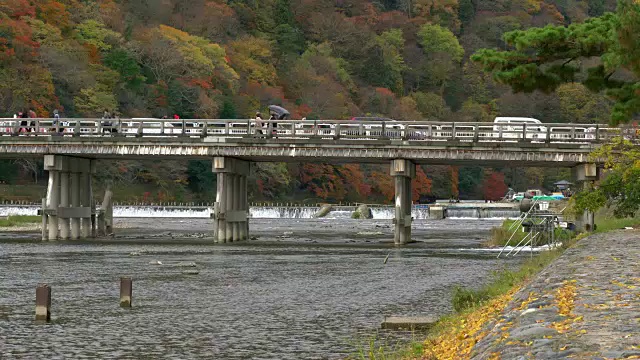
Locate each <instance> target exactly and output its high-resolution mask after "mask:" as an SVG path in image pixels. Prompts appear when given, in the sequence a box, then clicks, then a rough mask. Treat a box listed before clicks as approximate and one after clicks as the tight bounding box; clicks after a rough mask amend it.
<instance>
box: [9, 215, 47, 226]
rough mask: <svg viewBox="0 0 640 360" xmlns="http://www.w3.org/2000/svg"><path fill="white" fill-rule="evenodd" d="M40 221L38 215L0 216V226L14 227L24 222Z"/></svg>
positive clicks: (24, 223) (35, 222)
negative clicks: (3, 217) (2, 217)
mask: <svg viewBox="0 0 640 360" xmlns="http://www.w3.org/2000/svg"><path fill="white" fill-rule="evenodd" d="M41 221H42V217H40V216H27V215H15V216H9V217H7V218H5V219H1V218H0V227H14V226H22V225H26V224H37V223H39V222H41Z"/></svg>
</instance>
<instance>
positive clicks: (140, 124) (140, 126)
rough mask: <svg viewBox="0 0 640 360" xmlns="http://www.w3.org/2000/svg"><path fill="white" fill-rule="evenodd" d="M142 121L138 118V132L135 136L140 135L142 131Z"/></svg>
mask: <svg viewBox="0 0 640 360" xmlns="http://www.w3.org/2000/svg"><path fill="white" fill-rule="evenodd" d="M143 128H144V121H143V120H140V123H139V124H138V133H137V134H136V137H142V133H143V132H144V129H143Z"/></svg>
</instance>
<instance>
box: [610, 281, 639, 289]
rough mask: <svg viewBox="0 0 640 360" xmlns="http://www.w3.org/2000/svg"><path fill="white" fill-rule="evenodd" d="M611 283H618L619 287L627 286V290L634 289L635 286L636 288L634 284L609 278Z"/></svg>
mask: <svg viewBox="0 0 640 360" xmlns="http://www.w3.org/2000/svg"><path fill="white" fill-rule="evenodd" d="M611 283H612V284H613V285H618V286H620V287H623V288H627V289H629V290H633V289H635V288H636V286H635V285H627V284H625V283H623V282H620V281H617V280H611Z"/></svg>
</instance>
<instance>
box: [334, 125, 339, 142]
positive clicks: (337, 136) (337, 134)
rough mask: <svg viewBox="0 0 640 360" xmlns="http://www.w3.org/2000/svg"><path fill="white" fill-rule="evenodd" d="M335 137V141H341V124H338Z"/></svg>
mask: <svg viewBox="0 0 640 360" xmlns="http://www.w3.org/2000/svg"><path fill="white" fill-rule="evenodd" d="M335 132H336V133H335V135H334V136H333V139H334V140H338V139H340V123H336V130H335Z"/></svg>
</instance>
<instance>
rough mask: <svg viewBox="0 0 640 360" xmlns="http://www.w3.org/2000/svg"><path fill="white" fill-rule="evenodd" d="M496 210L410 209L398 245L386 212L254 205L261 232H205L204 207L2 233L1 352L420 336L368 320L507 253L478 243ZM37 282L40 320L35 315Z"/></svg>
mask: <svg viewBox="0 0 640 360" xmlns="http://www.w3.org/2000/svg"><path fill="white" fill-rule="evenodd" d="M499 223H500V221H498V220H478V219H463V220H451V219H446V220H439V221H429V220H420V221H416V222H415V223H414V234H413V238H414V239H416V240H418V241H419V242H418V243H415V244H411V245H409V246H406V247H403V248H394V247H393V244H392V243H390V242H389V240H390V239H392V238H393V236H392V231H393V227H392V225H391V224H390V221H389V220H351V219H253V220H252V221H251V234H252V235H253V236H257V237H258V239H254V240H252V241H247V242H244V243H236V244H227V245H212V244H211V242H210V240H209V239H207V238H206V236H208V235H209V234H208V232H209V231H210V230H211V229H210V228H211V221H210V220H208V219H116V226H121V227H124V228H123V229H117V236H116V237H115V238H113V239H111V240H108V241H104V240H103V241H95V242H81V243H78V242H57V243H55V242H47V243H42V242H38V241H35V240H31V239H35V238H36V235H24V234H10V233H6V232H4V233H0V354H1V355H0V358H25V359H44V358H46V359H67V358H74V359H82V358H101V359H106V358H119V359H156V358H206V359H212V358H216V359H339V358H344V357H345V356H347V355H349V354H350V353H352V352H353V351H354V350H355V349H356V348H357V347H358V345H357V344H358V343H360V342H362V343H365V342H368V340H369V339H370V338H371V337H372V336H376V337H377V338H378V339H382V340H380V341H386V342H389V343H396V342H397V341H400V342H403V341H407V340H409V339H411V337H412V336H419V337H422V336H423V335H422V334H413V335H412V334H409V333H398V332H386V331H381V330H378V329H379V327H380V323H381V321H382V320H383V319H384V317H385V316H394V315H398V316H403V315H415V316H425V315H427V316H436V317H437V316H439V315H443V314H446V313H448V312H451V311H452V306H451V293H452V289H453V288H454V287H455V286H471V287H477V286H480V285H481V284H482V283H484V282H486V281H488V279H489V278H490V276H491V273H492V272H493V271H494V270H498V269H501V268H503V267H513V266H516V265H517V264H518V263H519V262H520V260H519V259H517V258H516V259H511V260H505V259H502V258H501V259H496V258H495V254H487V253H483V252H481V251H477V248H478V247H479V246H480V244H481V242H482V241H483V240H484V239H486V238H487V237H488V236H489V229H490V228H491V227H492V226H495V225H497V224H499ZM388 254H389V259H388V261H387V263H386V264H385V263H384V259H385V257H386V256H387V255H388ZM157 262H161V263H162V264H161V265H159V264H157ZM191 263H195V266H196V267H184V266H185V265H193V264H191ZM185 270H191V271H192V272H193V270H196V271H197V272H198V274H188V273H187V272H186V271H185ZM121 276H132V277H133V279H134V280H133V307H132V308H131V309H122V308H120V307H119V302H118V296H119V288H118V286H119V278H120V277H121ZM42 282H44V283H47V284H49V285H50V286H51V287H52V319H53V321H52V322H51V323H50V324H46V325H45V324H38V323H35V322H34V321H33V318H34V296H35V287H36V285H37V284H38V283H42Z"/></svg>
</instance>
